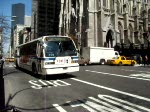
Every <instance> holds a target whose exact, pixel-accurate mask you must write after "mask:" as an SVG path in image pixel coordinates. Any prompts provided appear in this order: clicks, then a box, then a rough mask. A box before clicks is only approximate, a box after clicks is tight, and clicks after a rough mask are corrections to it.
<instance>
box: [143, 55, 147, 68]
mask: <svg viewBox="0 0 150 112" xmlns="http://www.w3.org/2000/svg"><path fill="white" fill-rule="evenodd" d="M145 65H148V56H147V55H145V56H144V66H145Z"/></svg>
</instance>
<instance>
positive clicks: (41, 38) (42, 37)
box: [17, 35, 71, 47]
mask: <svg viewBox="0 0 150 112" xmlns="http://www.w3.org/2000/svg"><path fill="white" fill-rule="evenodd" d="M45 37H52V38H53V37H64V38H66V37H67V38H70V37H68V36H61V35H47V36H41V37H39V38H36V39H33V40H31V41H29V42H26V43H23V44H20V45H18V46H17V47H21V46H23V45H26V44H28V43H32V42H35V41H38V40H43V39H44V38H45ZM70 39H71V38H70Z"/></svg>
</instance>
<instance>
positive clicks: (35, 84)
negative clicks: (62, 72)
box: [28, 80, 71, 89]
mask: <svg viewBox="0 0 150 112" xmlns="http://www.w3.org/2000/svg"><path fill="white" fill-rule="evenodd" d="M28 82H29V83H30V84H31V88H33V89H42V88H43V87H48V88H51V87H62V86H70V85H71V84H69V83H67V82H65V81H62V80H54V81H53V80H29V81H28Z"/></svg>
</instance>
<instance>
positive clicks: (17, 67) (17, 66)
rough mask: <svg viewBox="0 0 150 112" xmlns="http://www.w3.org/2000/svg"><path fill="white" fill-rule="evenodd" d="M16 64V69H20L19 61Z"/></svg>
mask: <svg viewBox="0 0 150 112" xmlns="http://www.w3.org/2000/svg"><path fill="white" fill-rule="evenodd" d="M15 64H16V69H19V65H18V62H17V61H16V62H15Z"/></svg>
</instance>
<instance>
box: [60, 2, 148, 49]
mask: <svg viewBox="0 0 150 112" xmlns="http://www.w3.org/2000/svg"><path fill="white" fill-rule="evenodd" d="M149 32H150V0H61V11H60V22H59V34H60V35H66V34H67V35H70V36H71V37H72V38H74V39H75V41H77V42H76V43H77V45H78V47H79V48H81V49H82V47H89V46H94V47H114V48H115V49H116V50H119V51H121V52H122V50H123V49H124V50H125V49H128V50H129V49H132V50H133V49H135V50H137V49H141V48H142V49H145V48H148V47H149V42H150V33H149Z"/></svg>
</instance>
